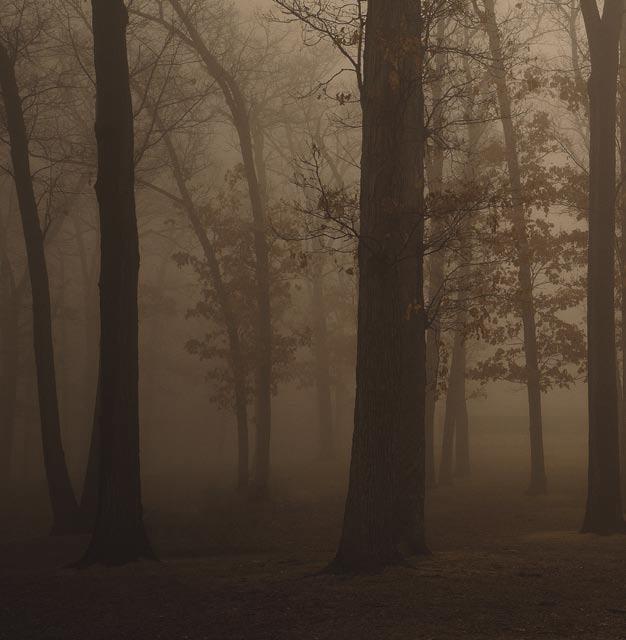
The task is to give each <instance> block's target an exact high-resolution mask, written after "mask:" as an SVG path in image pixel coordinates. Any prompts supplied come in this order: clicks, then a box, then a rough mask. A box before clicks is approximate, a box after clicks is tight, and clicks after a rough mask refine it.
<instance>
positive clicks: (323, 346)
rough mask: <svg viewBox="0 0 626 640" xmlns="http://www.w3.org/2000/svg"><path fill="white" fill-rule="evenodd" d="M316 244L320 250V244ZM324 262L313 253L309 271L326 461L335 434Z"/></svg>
mask: <svg viewBox="0 0 626 640" xmlns="http://www.w3.org/2000/svg"><path fill="white" fill-rule="evenodd" d="M319 248H320V250H323V249H322V248H321V246H320V247H319ZM323 265H324V261H323V254H321V253H320V254H318V255H314V256H313V265H312V274H311V279H312V283H311V317H312V320H313V358H314V371H315V390H316V393H317V412H318V420H319V451H318V454H319V459H320V460H321V461H328V460H330V459H331V458H332V457H333V452H334V446H333V436H334V434H333V406H332V392H331V386H332V385H331V376H330V353H329V351H328V326H327V324H326V299H325V297H324V280H323V277H324V274H323Z"/></svg>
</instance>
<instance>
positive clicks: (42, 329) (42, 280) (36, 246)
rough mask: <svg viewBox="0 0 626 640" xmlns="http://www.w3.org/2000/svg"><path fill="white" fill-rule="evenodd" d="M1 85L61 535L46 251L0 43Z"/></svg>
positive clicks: (67, 501) (63, 519)
mask: <svg viewBox="0 0 626 640" xmlns="http://www.w3.org/2000/svg"><path fill="white" fill-rule="evenodd" d="M0 86H1V88H2V95H3V99H4V106H5V111H6V118H7V129H8V133H9V139H10V146H11V161H12V165H13V178H14V181H15V188H16V191H17V197H18V202H19V209H20V215H21V219H22V228H23V232H24V240H25V243H26V253H27V258H28V273H29V277H30V284H31V292H32V303H33V341H34V351H35V365H36V373H37V392H38V399H39V415H40V420H41V435H42V442H43V454H44V464H45V468H46V477H47V480H48V491H49V494H50V501H51V504H52V515H53V528H52V531H53V533H57V534H61V533H66V532H69V531H72V530H74V529H75V528H76V526H77V524H78V504H77V502H76V498H75V496H74V491H73V489H72V485H71V482H70V478H69V474H68V471H67V465H66V461H65V452H64V451H63V443H62V439H61V424H60V418H59V405H58V397H57V383H56V374H55V366H54V347H53V341H52V316H51V305H50V284H49V279H48V268H47V265H46V256H45V250H44V236H43V232H42V229H41V225H40V223H39V215H38V211H37V202H36V200H35V193H34V188H33V181H32V175H31V170H30V160H29V149H28V144H29V143H28V135H27V130H26V124H25V122H24V114H23V112H22V101H21V98H20V94H19V89H18V85H17V80H16V77H15V68H14V60H13V59H12V58H11V56H10V54H9V52H8V51H7V50H6V49H5V48H4V47H3V46H1V45H0Z"/></svg>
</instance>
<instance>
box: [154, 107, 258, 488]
mask: <svg viewBox="0 0 626 640" xmlns="http://www.w3.org/2000/svg"><path fill="white" fill-rule="evenodd" d="M157 122H158V123H159V126H160V128H161V130H163V131H165V129H164V127H163V125H162V123H161V122H160V121H159V120H158V118H157ZM163 141H164V142H165V146H166V148H167V151H168V155H169V158H170V163H171V168H172V172H173V174H174V179H175V180H176V186H177V188H178V192H179V193H180V196H181V199H182V204H183V208H184V211H185V213H186V214H187V218H188V219H189V222H190V224H191V227H192V229H193V230H194V233H195V234H196V238H197V239H198V242H199V243H200V246H201V247H202V252H203V254H204V259H205V260H206V261H207V265H208V267H209V273H210V274H211V281H212V284H213V287H214V288H215V293H216V294H217V299H218V302H219V305H220V308H221V311H222V316H223V319H224V324H225V326H226V334H227V336H228V347H229V352H230V366H231V371H232V374H233V384H234V398H235V406H234V409H235V417H236V420H237V451H238V465H237V488H238V489H239V490H240V491H245V490H247V488H248V484H249V467H250V462H249V459H250V453H249V435H248V393H247V391H246V368H245V362H244V356H243V351H242V348H241V340H240V337H239V323H238V321H237V315H236V313H235V310H234V309H233V306H232V303H231V297H230V293H229V291H228V288H227V286H226V285H225V283H224V279H223V277H222V269H221V267H220V264H219V261H218V259H217V256H216V254H215V250H214V249H213V245H212V243H211V240H210V239H209V236H208V234H207V232H206V229H205V228H204V226H203V225H202V222H201V220H200V216H199V215H198V212H197V210H196V207H195V205H194V202H193V198H192V196H191V193H190V191H189V189H188V187H187V182H186V180H185V176H184V172H183V168H182V166H181V164H180V160H179V157H178V153H177V152H176V148H175V147H174V144H173V143H172V139H171V137H170V136H169V134H167V133H166V134H164V136H163Z"/></svg>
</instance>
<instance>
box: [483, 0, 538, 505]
mask: <svg viewBox="0 0 626 640" xmlns="http://www.w3.org/2000/svg"><path fill="white" fill-rule="evenodd" d="M484 5H485V13H484V16H483V19H484V21H485V29H486V31H487V35H488V37H489V49H490V54H491V57H492V60H493V80H494V83H495V85H496V92H497V96H498V106H499V109H500V120H501V121H502V129H503V132H504V144H505V152H506V162H507V168H508V173H509V181H510V185H511V205H512V206H511V213H512V221H513V232H514V235H515V243H516V247H517V255H518V279H519V287H520V290H519V308H520V315H521V318H522V325H523V329H524V354H525V359H526V388H527V391H528V415H529V430H530V484H529V487H528V491H527V493H528V494H529V495H541V494H545V493H547V490H548V486H547V478H546V472H545V462H544V452H543V421H542V417H541V380H540V373H539V355H538V349H537V327H536V322H535V303H534V297H533V282H532V273H531V254H530V248H529V246H528V233H527V229H526V217H525V215H526V214H525V210H524V199H523V190H522V176H521V169H520V161H519V144H518V137H517V131H516V130H515V126H514V124H513V111H512V100H511V93H510V89H509V85H508V82H507V78H506V67H505V64H504V54H503V51H502V36H501V34H500V28H499V26H498V22H497V19H496V14H495V2H494V0H484Z"/></svg>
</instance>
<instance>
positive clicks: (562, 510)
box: [0, 465, 626, 640]
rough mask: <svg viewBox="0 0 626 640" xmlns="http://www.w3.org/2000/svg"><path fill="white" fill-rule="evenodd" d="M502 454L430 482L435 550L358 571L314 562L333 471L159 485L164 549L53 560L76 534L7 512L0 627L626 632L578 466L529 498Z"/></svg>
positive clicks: (254, 632)
mask: <svg viewBox="0 0 626 640" xmlns="http://www.w3.org/2000/svg"><path fill="white" fill-rule="evenodd" d="M507 467H510V465H503V468H500V469H498V470H495V469H493V468H490V469H484V468H479V469H478V470H477V473H476V476H477V477H475V478H473V479H472V480H469V481H462V482H461V481H460V480H459V481H457V483H456V486H454V487H448V488H445V489H443V488H439V489H435V490H433V491H431V493H430V496H429V501H428V524H429V539H430V544H431V548H432V551H433V553H432V555H431V556H429V557H423V558H412V559H410V563H409V564H408V565H407V566H404V567H398V568H394V569H390V570H388V571H385V572H384V573H381V574H377V575H367V576H360V577H348V576H336V575H328V574H325V573H323V569H324V568H325V567H326V565H327V564H328V562H329V561H330V560H331V559H332V554H333V550H334V548H335V545H336V542H337V537H338V535H339V531H340V523H341V512H342V502H343V500H342V497H341V490H340V489H341V487H342V486H344V481H343V479H337V480H333V481H332V482H328V483H327V484H326V486H325V488H324V490H321V489H320V488H319V487H316V488H315V489H313V488H311V487H309V488H308V489H307V481H306V477H305V474H304V473H302V474H301V475H300V476H292V477H291V478H288V477H284V478H282V479H281V482H280V483H278V484H280V485H281V486H284V487H286V489H285V490H284V491H283V492H282V494H281V493H280V492H279V493H278V494H277V495H276V497H275V499H274V501H273V502H272V503H269V504H254V503H253V504H249V503H247V502H245V501H236V500H235V501H233V500H232V499H227V497H226V494H223V495H222V494H212V495H206V494H205V495H203V496H201V497H199V496H193V495H192V493H191V492H190V490H188V489H187V488H184V487H178V489H177V490H176V491H175V490H173V489H172V488H171V487H169V489H168V491H169V494H170V499H169V503H168V504H166V505H161V506H160V507H158V508H156V507H154V506H153V507H150V506H149V507H148V508H147V513H146V520H147V523H148V527H149V530H150V535H151V537H152V539H153V541H154V543H155V547H156V548H157V549H158V552H159V555H160V557H161V562H158V563H154V562H142V563H138V564H136V565H131V566H127V567H123V568H115V569H105V568H94V569H88V570H74V569H68V568H64V567H66V566H67V565H68V564H69V563H70V562H71V561H73V560H76V559H77V558H78V557H79V556H80V553H81V551H82V550H83V549H84V547H85V544H86V539H85V538H84V537H75V538H71V537H70V538H49V537H46V536H45V535H43V531H44V530H43V529H42V526H43V523H44V521H43V520H42V519H41V517H39V519H38V518H33V519H31V520H30V521H24V522H21V523H20V519H19V517H18V516H17V515H14V516H13V517H12V518H11V520H12V523H11V524H9V523H8V520H5V521H4V525H3V531H2V536H3V538H4V540H5V542H4V543H3V544H2V545H1V546H0V575H1V578H2V579H1V581H0V638H2V639H7V640H23V639H33V640H73V639H80V640H83V639H84V640H100V639H101V640H117V639H126V638H127V639H129V640H131V639H132V640H143V639H146V640H157V639H164V640H165V639H167V640H185V639H188V640H192V639H193V640H201V639H212V640H213V639H216V640H218V639H219V640H236V639H241V640H261V639H263V640H279V639H285V640H300V639H302V640H309V639H311V640H313V639H316V640H322V639H344V638H345V639H361V638H363V639H370V638H371V639H381V640H383V639H384V640H395V639H402V640H405V639H406V640H410V639H411V640H412V639H416V640H418V639H419V640H425V639H438V640H439V639H446V638H477V639H478V638H502V639H506V638H516V639H523V638H586V639H590V640H593V639H598V640H600V639H603V638H626V539H625V538H624V537H623V536H615V537H606V538H601V537H595V536H583V535H580V534H579V533H577V528H578V526H579V525H580V522H581V519H582V509H583V505H584V474H583V473H581V472H580V471H576V470H575V469H573V468H570V467H566V468H564V469H562V470H561V472H560V475H559V474H556V476H555V477H554V478H552V481H551V489H552V491H551V495H550V496H549V497H547V498H530V497H526V496H524V495H523V491H522V489H523V481H522V478H520V476H519V475H515V474H513V473H512V472H511V471H510V470H509V471H508V472H507V470H506V469H507ZM496 471H497V472H496ZM328 477H330V474H328ZM496 477H497V478H498V480H495V479H494V478H496ZM151 486H152V488H151V489H150V490H149V491H148V493H149V494H150V493H151V494H152V495H159V496H161V497H162V496H163V495H164V494H166V493H168V491H166V490H165V488H164V487H159V486H158V483H154V482H153V483H152V485H151ZM320 496H321V497H320ZM147 502H150V498H148V499H147ZM161 502H163V501H162V500H161ZM193 504H196V505H201V507H200V508H199V509H198V508H195V509H194V508H192V507H191V506H190V505H193ZM18 525H19V526H18ZM16 540H20V541H19V542H18V541H16Z"/></svg>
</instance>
